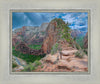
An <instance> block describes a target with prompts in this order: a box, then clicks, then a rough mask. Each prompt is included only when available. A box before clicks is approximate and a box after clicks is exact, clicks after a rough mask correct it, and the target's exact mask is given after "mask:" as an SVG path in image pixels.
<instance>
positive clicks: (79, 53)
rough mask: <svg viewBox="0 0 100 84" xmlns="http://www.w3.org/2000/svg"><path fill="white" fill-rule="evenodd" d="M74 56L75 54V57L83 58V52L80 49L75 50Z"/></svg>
mask: <svg viewBox="0 0 100 84" xmlns="http://www.w3.org/2000/svg"><path fill="white" fill-rule="evenodd" d="M75 56H76V57H79V58H83V56H84V54H83V52H82V51H77V52H76V53H75Z"/></svg>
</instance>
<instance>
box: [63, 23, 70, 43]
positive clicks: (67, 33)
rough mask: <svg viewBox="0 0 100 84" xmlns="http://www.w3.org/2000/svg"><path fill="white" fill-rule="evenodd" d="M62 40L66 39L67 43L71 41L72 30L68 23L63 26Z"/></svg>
mask: <svg viewBox="0 0 100 84" xmlns="http://www.w3.org/2000/svg"><path fill="white" fill-rule="evenodd" d="M62 28H63V29H62V38H64V39H65V40H66V41H67V42H70V41H71V35H70V28H69V23H68V22H67V23H66V24H63V25H62Z"/></svg>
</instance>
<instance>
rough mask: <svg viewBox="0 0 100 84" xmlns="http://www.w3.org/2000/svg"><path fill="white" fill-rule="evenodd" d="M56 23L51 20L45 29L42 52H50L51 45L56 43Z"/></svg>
mask: <svg viewBox="0 0 100 84" xmlns="http://www.w3.org/2000/svg"><path fill="white" fill-rule="evenodd" d="M56 26H57V23H56V22H51V23H50V24H49V25H48V27H47V30H46V32H47V33H46V37H45V39H44V41H43V46H42V49H43V51H44V53H50V51H51V48H52V46H53V45H54V44H55V43H56V41H57V28H56Z"/></svg>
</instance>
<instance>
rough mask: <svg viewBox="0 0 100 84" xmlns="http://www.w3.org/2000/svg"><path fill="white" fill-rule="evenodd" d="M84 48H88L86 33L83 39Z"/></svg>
mask: <svg viewBox="0 0 100 84" xmlns="http://www.w3.org/2000/svg"><path fill="white" fill-rule="evenodd" d="M84 48H88V32H87V33H86V35H85V37H84Z"/></svg>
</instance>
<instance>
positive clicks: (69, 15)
mask: <svg viewBox="0 0 100 84" xmlns="http://www.w3.org/2000/svg"><path fill="white" fill-rule="evenodd" d="M54 18H61V19H63V21H65V23H67V22H68V23H70V24H71V25H70V26H69V27H70V28H71V29H78V30H80V31H83V32H84V33H86V32H87V30H88V29H87V28H88V13H87V12H52V13H46V12H45V13H42V12H41V13H37V12H13V13H12V28H13V29H16V28H21V27H23V26H40V25H41V24H42V23H49V22H50V21H51V20H52V19H54Z"/></svg>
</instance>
